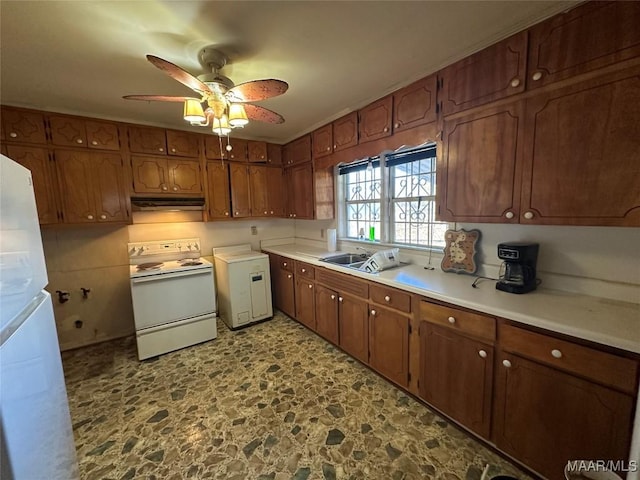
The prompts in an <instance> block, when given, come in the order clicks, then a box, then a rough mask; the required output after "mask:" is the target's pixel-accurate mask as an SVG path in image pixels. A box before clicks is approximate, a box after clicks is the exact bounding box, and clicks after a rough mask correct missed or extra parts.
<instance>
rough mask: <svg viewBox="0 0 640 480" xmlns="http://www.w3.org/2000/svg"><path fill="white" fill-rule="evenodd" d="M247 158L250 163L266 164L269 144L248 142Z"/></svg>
mask: <svg viewBox="0 0 640 480" xmlns="http://www.w3.org/2000/svg"><path fill="white" fill-rule="evenodd" d="M247 158H248V160H249V161H250V162H266V161H267V142H256V141H253V140H249V141H248V142H247Z"/></svg>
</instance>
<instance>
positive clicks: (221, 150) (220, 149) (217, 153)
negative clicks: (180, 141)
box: [204, 135, 227, 160]
mask: <svg viewBox="0 0 640 480" xmlns="http://www.w3.org/2000/svg"><path fill="white" fill-rule="evenodd" d="M226 145H227V140H226V139H222V138H220V137H219V136H218V135H207V136H205V137H204V155H205V157H207V158H209V159H211V160H220V159H222V158H227V151H226V150H225V146H226Z"/></svg>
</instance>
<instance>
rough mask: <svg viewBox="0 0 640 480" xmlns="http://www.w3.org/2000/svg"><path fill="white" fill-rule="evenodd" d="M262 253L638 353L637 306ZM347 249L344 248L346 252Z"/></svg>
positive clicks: (309, 253) (291, 252)
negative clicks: (509, 290) (369, 269)
mask: <svg viewBox="0 0 640 480" xmlns="http://www.w3.org/2000/svg"><path fill="white" fill-rule="evenodd" d="M262 249H263V250H264V251H266V252H270V253H275V254H277V255H282V256H285V257H289V258H292V259H294V260H301V261H304V262H307V263H310V264H313V265H318V266H321V267H325V268H328V269H330V270H336V271H340V272H342V273H347V274H350V275H354V276H356V277H360V278H363V279H366V280H370V281H375V282H379V283H381V284H384V285H388V286H391V287H396V288H399V289H402V290H407V291H409V292H413V293H417V294H420V295H423V296H425V297H428V298H433V299H435V300H441V301H444V302H448V303H450V304H453V305H458V306H460V307H465V308H469V309H473V310H478V311H480V312H485V313H488V314H490V315H495V316H498V317H502V318H506V319H509V320H513V321H516V322H520V323H523V324H526V325H532V326H535V327H540V328H544V329H547V330H550V331H553V332H558V333H563V334H566V335H571V336H573V337H577V338H581V339H584V340H589V341H592V342H596V343H600V344H602V345H608V346H611V347H616V348H620V349H622V350H627V351H629V352H635V353H640V304H637V303H627V302H619V301H615V300H608V299H605V298H598V297H591V296H586V295H578V294H574V293H568V292H562V291H558V290H547V289H545V288H538V289H537V290H535V291H533V292H530V293H526V294H522V295H516V294H512V293H507V292H501V291H498V290H496V289H495V282H494V281H491V280H485V279H480V280H478V282H477V284H476V286H477V288H472V287H471V284H472V283H473V281H474V279H475V278H476V277H474V276H471V275H459V274H455V273H445V272H443V271H441V270H440V269H438V268H437V267H436V269H435V270H425V269H424V267H422V266H419V265H405V266H400V267H398V268H394V269H391V270H386V271H384V272H380V273H377V274H371V273H365V272H360V271H357V270H354V269H351V268H348V267H342V266H339V265H334V264H331V263H328V262H323V261H320V260H319V258H322V256H324V255H326V253H327V252H326V250H322V249H319V248H315V247H312V246H307V245H300V244H286V245H276V246H268V247H267V246H264V247H263V248H262ZM345 253H346V252H345Z"/></svg>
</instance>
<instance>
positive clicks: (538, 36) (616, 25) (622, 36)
mask: <svg viewBox="0 0 640 480" xmlns="http://www.w3.org/2000/svg"><path fill="white" fill-rule="evenodd" d="M638 25H640V2H619V1H618V2H616V1H614V2H585V3H584V4H582V5H579V6H577V7H576V8H574V9H572V10H570V11H569V12H567V13H564V14H560V15H555V16H553V17H551V18H550V19H548V20H546V21H544V22H542V23H539V24H538V25H535V26H533V27H532V28H531V29H530V30H529V68H528V76H527V88H536V87H540V86H542V85H547V84H549V83H552V82H556V81H558V80H563V79H565V78H569V77H573V76H576V75H580V74H582V73H586V72H589V71H592V70H596V69H598V68H602V67H606V66H608V65H611V64H614V63H616V62H620V61H623V60H627V59H629V58H633V57H637V56H640V28H638Z"/></svg>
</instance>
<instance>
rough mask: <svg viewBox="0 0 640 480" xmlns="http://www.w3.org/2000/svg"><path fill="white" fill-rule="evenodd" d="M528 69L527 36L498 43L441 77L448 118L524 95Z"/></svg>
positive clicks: (441, 95) (443, 103) (444, 70)
mask: <svg viewBox="0 0 640 480" xmlns="http://www.w3.org/2000/svg"><path fill="white" fill-rule="evenodd" d="M526 68H527V32H526V31H524V32H520V33H517V34H515V35H513V36H512V37H510V38H507V39H506V40H503V41H501V42H498V43H496V44H494V45H491V46H490V47H487V48H485V49H484V50H481V51H480V52H477V53H475V54H473V55H471V56H469V57H466V58H464V59H462V60H460V61H459V62H456V63H454V64H453V65H450V66H448V67H446V68H445V69H443V70H442V72H441V73H440V78H439V82H440V89H441V94H440V96H439V98H440V99H441V101H442V105H441V106H442V111H443V113H444V114H445V115H448V114H451V113H455V112H459V111H461V110H466V109H468V108H471V107H475V106H478V105H483V104H485V103H489V102H492V101H494V100H499V99H501V98H505V97H508V96H509V95H514V94H516V93H521V92H523V91H524V88H525V83H526V82H525V80H526Z"/></svg>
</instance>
